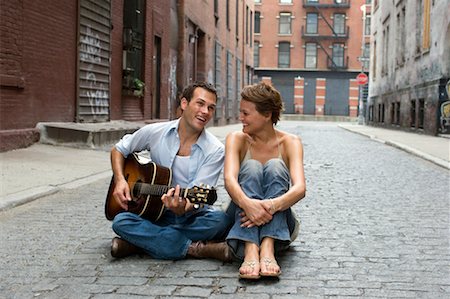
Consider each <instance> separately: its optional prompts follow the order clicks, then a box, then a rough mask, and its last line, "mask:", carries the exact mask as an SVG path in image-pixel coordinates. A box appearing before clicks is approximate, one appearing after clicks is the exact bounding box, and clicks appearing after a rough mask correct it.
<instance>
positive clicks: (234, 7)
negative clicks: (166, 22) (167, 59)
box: [170, 0, 254, 124]
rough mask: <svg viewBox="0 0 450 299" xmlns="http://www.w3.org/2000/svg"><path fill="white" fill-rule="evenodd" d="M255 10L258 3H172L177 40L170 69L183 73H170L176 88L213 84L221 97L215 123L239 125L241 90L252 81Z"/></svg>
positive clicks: (197, 0)
mask: <svg viewBox="0 0 450 299" xmlns="http://www.w3.org/2000/svg"><path fill="white" fill-rule="evenodd" d="M253 6H254V5H253V0H227V1H221V0H208V1H204V0H203V1H200V0H179V1H174V0H172V15H176V16H177V18H176V20H175V19H174V18H172V19H173V22H172V26H173V28H176V32H175V31H174V32H173V33H174V36H173V38H175V36H176V37H177V38H176V39H172V47H171V70H178V71H177V72H171V80H170V81H171V82H172V84H173V85H172V90H173V91H175V90H178V91H181V90H182V87H183V86H185V85H186V84H189V83H191V82H193V81H195V80H206V81H208V82H213V83H214V84H215V86H216V88H217V90H218V94H219V103H218V105H217V110H216V116H215V124H226V123H234V122H236V120H237V119H238V116H239V115H238V112H237V111H238V110H237V109H238V99H239V92H240V90H241V89H242V87H243V86H244V85H247V84H250V83H252V76H253V48H252V44H253V42H252V38H253V33H252V31H253V27H252V23H253V17H254V12H253V11H254V9H253ZM174 82H176V85H175V84H174ZM174 99H175V101H176V99H177V98H174ZM173 106H176V103H174V104H173Z"/></svg>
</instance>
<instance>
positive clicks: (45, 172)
mask: <svg viewBox="0 0 450 299" xmlns="http://www.w3.org/2000/svg"><path fill="white" fill-rule="evenodd" d="M283 122H284V121H283ZM283 122H282V123H283ZM282 123H281V124H282ZM337 125H338V126H339V127H341V128H343V129H345V130H349V131H351V132H355V133H359V134H362V135H365V136H368V137H370V138H372V139H374V140H377V141H380V142H383V143H385V144H388V145H391V146H395V147H397V148H400V149H402V150H405V151H407V152H409V153H411V154H414V155H417V156H419V157H421V158H424V159H426V160H429V161H431V162H433V163H435V164H437V165H439V166H442V167H444V168H446V169H450V153H449V152H450V139H448V138H442V137H433V136H427V135H420V134H413V133H406V132H402V131H394V130H387V129H381V128H375V127H368V126H360V125H354V124H348V123H339V124H337ZM240 128H241V125H240V124H234V125H228V126H222V127H210V128H208V130H209V131H210V132H212V133H213V134H214V135H216V136H217V137H218V138H219V139H220V140H222V141H223V140H224V139H225V136H226V135H227V134H228V133H229V132H231V131H236V130H240ZM0 171H1V182H0V211H1V210H5V209H9V208H12V207H14V206H17V205H20V204H23V203H26V202H29V201H31V200H34V199H37V198H39V197H42V196H45V195H48V194H53V193H56V192H58V191H59V190H61V189H73V188H77V187H79V186H82V185H84V184H87V183H90V182H93V181H95V180H99V179H103V178H109V177H111V175H112V172H111V169H110V162H109V152H108V151H107V150H106V149H105V150H92V149H79V148H78V149H77V148H72V147H66V146H54V145H46V144H40V143H37V144H34V145H32V146H31V147H28V148H25V149H18V150H14V151H9V152H4V153H0Z"/></svg>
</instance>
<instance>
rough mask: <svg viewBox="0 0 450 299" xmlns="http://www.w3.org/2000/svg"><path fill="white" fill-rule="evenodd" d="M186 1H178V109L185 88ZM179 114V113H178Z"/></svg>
mask: <svg viewBox="0 0 450 299" xmlns="http://www.w3.org/2000/svg"><path fill="white" fill-rule="evenodd" d="M184 14H185V1H184V0H178V1H177V18H178V49H177V70H176V80H177V107H174V108H175V109H177V110H178V108H179V100H180V95H181V93H182V92H183V88H184V82H185V78H184V74H185V71H184V69H185V68H184V63H185V46H186V43H185V33H186V30H185V20H184V19H185V15H184ZM177 116H178V115H177Z"/></svg>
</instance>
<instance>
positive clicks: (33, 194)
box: [0, 170, 112, 212]
mask: <svg viewBox="0 0 450 299" xmlns="http://www.w3.org/2000/svg"><path fill="white" fill-rule="evenodd" d="M111 176H112V171H110V170H108V171H103V172H100V173H95V174H92V175H88V176H86V177H83V178H78V179H75V180H73V181H71V182H67V183H62V184H59V185H54V186H51V185H50V186H40V187H35V188H32V189H30V190H24V191H20V192H17V193H13V194H8V195H6V196H3V197H1V198H0V212H3V211H6V210H9V209H12V208H14V207H17V206H20V205H23V204H26V203H28V202H31V201H33V200H36V199H39V198H41V197H44V196H47V195H51V194H55V193H57V192H59V191H62V190H65V189H75V188H78V187H81V186H84V185H87V184H90V183H93V182H95V181H98V180H101V179H105V178H108V177H111Z"/></svg>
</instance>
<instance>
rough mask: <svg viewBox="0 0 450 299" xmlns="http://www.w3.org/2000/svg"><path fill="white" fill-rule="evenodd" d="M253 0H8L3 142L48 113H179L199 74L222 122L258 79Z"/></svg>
mask: <svg viewBox="0 0 450 299" xmlns="http://www.w3.org/2000/svg"><path fill="white" fill-rule="evenodd" d="M252 18H253V1H251V0H233V1H218V0H171V1H167V0H154V1H151V0H147V1H145V0H78V1H67V0H59V1H56V0H38V1H31V0H11V1H10V0H0V29H1V44H0V150H1V151H5V150H9V149H13V148H18V147H24V146H28V145H30V144H32V143H33V142H36V141H37V140H38V139H39V131H38V130H37V129H36V125H37V124H38V123H40V122H84V123H92V122H108V121H110V120H130V121H138V120H139V121H157V120H161V119H170V118H174V117H176V115H177V113H176V110H177V97H178V95H179V94H180V92H181V90H182V88H183V87H184V86H185V85H186V84H188V83H190V82H192V81H194V80H208V81H210V82H213V83H215V84H216V86H217V87H218V89H219V93H220V97H221V104H222V105H221V106H220V108H221V109H218V111H217V115H216V118H215V122H216V123H227V122H233V121H234V120H235V119H236V114H235V112H236V107H237V100H236V98H237V97H236V95H237V93H238V90H240V89H241V88H242V86H243V85H245V84H248V83H249V82H250V78H251V77H252V72H253V57H252V55H253V50H252V48H251V36H252V34H251V30H252V27H251V23H252V22H251V20H252Z"/></svg>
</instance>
